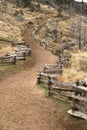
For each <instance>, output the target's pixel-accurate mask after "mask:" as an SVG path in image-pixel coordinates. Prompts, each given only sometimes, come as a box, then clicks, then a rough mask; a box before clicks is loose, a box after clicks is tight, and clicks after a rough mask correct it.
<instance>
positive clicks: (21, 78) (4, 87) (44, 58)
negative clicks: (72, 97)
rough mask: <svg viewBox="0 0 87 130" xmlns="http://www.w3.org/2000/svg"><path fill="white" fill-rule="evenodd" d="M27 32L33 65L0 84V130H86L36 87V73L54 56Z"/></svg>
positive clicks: (81, 123) (53, 61) (29, 31)
mask: <svg viewBox="0 0 87 130" xmlns="http://www.w3.org/2000/svg"><path fill="white" fill-rule="evenodd" d="M31 30H32V28H30V27H29V29H28V31H27V32H26V33H25V39H26V42H27V43H29V44H30V45H31V47H32V57H33V59H35V60H34V62H33V63H32V64H31V66H29V69H28V70H27V71H24V72H22V73H20V74H17V75H14V76H12V77H10V78H8V79H6V80H4V81H1V82H0V130H86V128H87V126H86V122H85V121H82V120H77V119H76V118H73V117H71V116H69V115H68V114H67V110H66V109H65V108H64V107H63V106H62V105H60V104H58V103H57V102H54V101H52V100H51V99H50V98H48V97H47V96H46V95H45V93H44V91H42V90H41V89H40V88H39V87H38V86H37V85H36V77H37V72H38V71H39V70H42V69H43V65H44V64H45V63H55V62H56V61H57V57H56V56H54V55H52V54H51V53H50V52H48V51H46V50H44V48H43V47H41V46H39V44H38V43H36V42H35V41H34V40H33V38H32V36H31Z"/></svg>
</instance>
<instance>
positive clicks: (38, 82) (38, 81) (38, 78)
mask: <svg viewBox="0 0 87 130" xmlns="http://www.w3.org/2000/svg"><path fill="white" fill-rule="evenodd" d="M40 79H41V73H39V75H38V77H37V84H40Z"/></svg>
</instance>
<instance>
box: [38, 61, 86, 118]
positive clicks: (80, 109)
mask: <svg viewBox="0 0 87 130" xmlns="http://www.w3.org/2000/svg"><path fill="white" fill-rule="evenodd" d="M56 69H57V70H56ZM61 69H62V67H61V64H45V65H44V70H43V71H41V72H39V73H38V77H37V83H38V84H42V85H43V86H44V87H46V88H48V96H54V97H57V98H62V99H63V100H65V101H66V100H67V101H70V102H71V109H70V110H68V113H69V114H70V115H73V116H76V117H79V118H83V119H87V84H86V83H84V82H83V83H82V84H81V83H80V82H79V81H78V82H62V81H59V80H57V79H58V77H59V76H60V75H61V73H62V71H61ZM47 70H49V71H47ZM50 70H52V71H50Z"/></svg>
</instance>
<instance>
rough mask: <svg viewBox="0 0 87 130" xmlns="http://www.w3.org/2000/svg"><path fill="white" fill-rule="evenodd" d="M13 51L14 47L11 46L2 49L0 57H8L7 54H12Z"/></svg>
mask: <svg viewBox="0 0 87 130" xmlns="http://www.w3.org/2000/svg"><path fill="white" fill-rule="evenodd" d="M15 49H16V48H15V47H11V46H7V47H4V48H2V49H1V50H0V57H4V56H5V55H8V54H10V53H12V52H14V50H15Z"/></svg>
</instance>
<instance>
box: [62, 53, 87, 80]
mask: <svg viewBox="0 0 87 130" xmlns="http://www.w3.org/2000/svg"><path fill="white" fill-rule="evenodd" d="M84 78H87V52H80V51H79V52H78V53H75V54H72V58H71V66H70V67H69V68H68V69H66V68H64V69H63V75H62V79H64V81H76V80H79V79H84Z"/></svg>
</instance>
